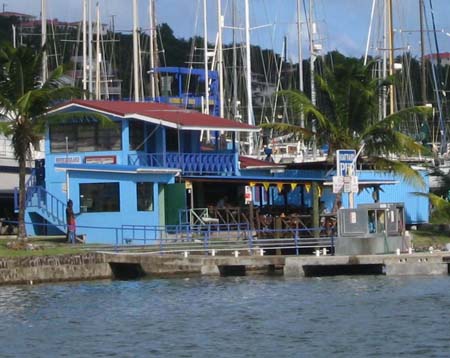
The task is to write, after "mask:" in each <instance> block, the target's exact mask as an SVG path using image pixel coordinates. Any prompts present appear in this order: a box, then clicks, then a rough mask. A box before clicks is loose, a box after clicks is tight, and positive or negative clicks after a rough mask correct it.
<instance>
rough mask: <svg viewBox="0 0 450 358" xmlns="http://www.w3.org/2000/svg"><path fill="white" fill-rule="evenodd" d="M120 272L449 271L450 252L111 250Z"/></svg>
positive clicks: (116, 270) (320, 273) (296, 274)
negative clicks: (290, 253) (173, 252)
mask: <svg viewBox="0 0 450 358" xmlns="http://www.w3.org/2000/svg"><path fill="white" fill-rule="evenodd" d="M105 256H106V257H105V259H106V262H108V263H109V264H110V266H111V269H112V271H113V274H114V275H115V276H116V277H118V278H127V277H128V278H137V277H139V276H171V275H193V274H194V275H195V274H199V275H214V276H245V275H252V274H279V275H284V276H286V277H312V276H334V275H387V276H391V275H448V274H449V264H450V252H435V253H413V254H400V255H355V256H281V255H274V256H258V255H253V256H238V257H235V256H214V257H213V256H204V255H190V256H187V257H185V256H183V255H181V254H179V255H155V254H149V253H142V254H138V253H133V254H129V253H105Z"/></svg>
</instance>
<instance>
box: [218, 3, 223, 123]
mask: <svg viewBox="0 0 450 358" xmlns="http://www.w3.org/2000/svg"><path fill="white" fill-rule="evenodd" d="M222 27H223V17H222V3H221V0H217V28H218V38H217V58H218V59H217V72H219V101H220V103H219V117H222V118H223V117H224V103H223V98H224V95H223V51H222V50H223V49H222V46H223V44H222Z"/></svg>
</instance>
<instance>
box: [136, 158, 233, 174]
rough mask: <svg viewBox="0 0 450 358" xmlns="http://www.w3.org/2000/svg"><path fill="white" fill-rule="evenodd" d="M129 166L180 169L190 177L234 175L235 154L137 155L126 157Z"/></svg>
mask: <svg viewBox="0 0 450 358" xmlns="http://www.w3.org/2000/svg"><path fill="white" fill-rule="evenodd" d="M128 164H129V165H137V166H144V167H159V168H171V169H181V171H182V172H183V174H190V175H223V176H226V175H235V174H236V168H237V166H236V155H235V153H174V152H166V153H137V154H130V155H129V156H128Z"/></svg>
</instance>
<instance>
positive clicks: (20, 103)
mask: <svg viewBox="0 0 450 358" xmlns="http://www.w3.org/2000/svg"><path fill="white" fill-rule="evenodd" d="M40 72H41V55H40V54H36V53H35V52H34V51H33V50H32V49H30V48H27V47H19V48H17V49H14V48H12V47H10V46H3V47H2V48H1V49H0V107H1V112H2V116H3V118H4V121H3V122H1V126H0V131H1V132H2V133H3V134H5V135H6V136H8V137H10V138H11V141H12V146H13V150H14V155H15V157H16V159H17V161H18V165H19V214H18V221H19V232H18V237H19V239H25V238H26V231H25V222H24V217H25V204H26V203H25V199H26V188H25V175H26V162H27V160H29V159H31V150H32V148H35V149H37V148H38V147H39V140H40V139H41V138H42V131H43V128H45V126H43V125H42V123H43V121H44V120H46V119H48V120H51V119H52V118H51V117H50V116H47V115H46V112H47V111H48V109H49V107H50V106H51V105H54V104H55V103H57V102H59V101H62V100H65V99H69V98H71V97H74V96H75V95H77V94H79V93H80V91H79V90H77V89H75V88H73V87H67V86H63V85H62V83H61V81H60V80H59V79H60V77H61V75H62V73H63V69H62V67H58V68H57V69H56V70H55V71H54V72H53V73H52V74H51V76H50V78H49V79H48V81H46V82H45V83H42V81H41V78H40Z"/></svg>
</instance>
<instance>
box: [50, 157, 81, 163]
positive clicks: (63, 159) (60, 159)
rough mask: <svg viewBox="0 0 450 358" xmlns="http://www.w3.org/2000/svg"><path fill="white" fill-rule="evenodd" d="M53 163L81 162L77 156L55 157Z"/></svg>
mask: <svg viewBox="0 0 450 358" xmlns="http://www.w3.org/2000/svg"><path fill="white" fill-rule="evenodd" d="M55 164H81V157H79V156H70V157H68V156H65V157H56V158H55Z"/></svg>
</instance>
